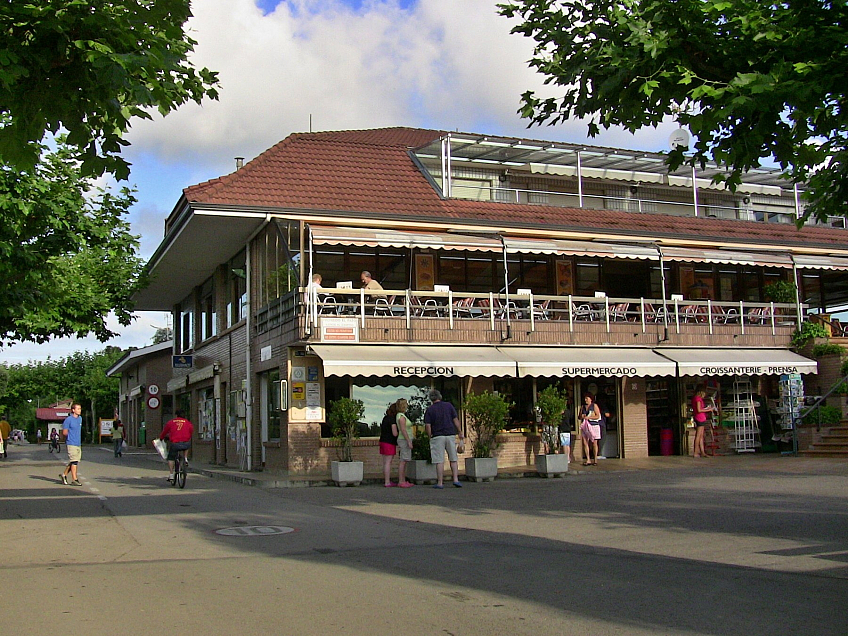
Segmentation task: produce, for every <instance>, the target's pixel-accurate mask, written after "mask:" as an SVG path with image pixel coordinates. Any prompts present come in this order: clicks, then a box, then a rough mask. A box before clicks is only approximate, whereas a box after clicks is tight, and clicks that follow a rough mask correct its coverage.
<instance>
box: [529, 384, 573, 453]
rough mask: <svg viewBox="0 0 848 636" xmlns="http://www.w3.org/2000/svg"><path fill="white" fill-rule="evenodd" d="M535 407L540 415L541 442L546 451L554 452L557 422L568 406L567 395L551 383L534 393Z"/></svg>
mask: <svg viewBox="0 0 848 636" xmlns="http://www.w3.org/2000/svg"><path fill="white" fill-rule="evenodd" d="M536 408H537V409H538V410H539V415H541V416H542V424H543V425H542V430H541V434H542V443H543V444H544V445H545V452H546V453H556V452H557V449H558V448H559V423H560V422H561V421H562V414H563V413H564V412H565V409H566V408H568V396H567V394H566V393H565V392H564V391H560V390H559V389H558V388H557V387H555V386H553V385H551V386H549V387H545V388H544V389H543V390H542V391H540V392H539V393H538V394H537V395H536Z"/></svg>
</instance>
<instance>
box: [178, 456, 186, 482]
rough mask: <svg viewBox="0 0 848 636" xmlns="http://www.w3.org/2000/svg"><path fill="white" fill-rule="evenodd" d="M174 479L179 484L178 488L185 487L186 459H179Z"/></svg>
mask: <svg viewBox="0 0 848 636" xmlns="http://www.w3.org/2000/svg"><path fill="white" fill-rule="evenodd" d="M175 480H176V482H177V485H179V487H180V488H185V482H186V461H185V459H184V458H181V459H180V464H179V467H178V468H177V474H176V475H175Z"/></svg>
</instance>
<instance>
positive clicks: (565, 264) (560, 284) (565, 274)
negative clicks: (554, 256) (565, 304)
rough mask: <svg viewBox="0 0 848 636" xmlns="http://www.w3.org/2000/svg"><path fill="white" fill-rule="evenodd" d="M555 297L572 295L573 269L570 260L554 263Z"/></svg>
mask: <svg viewBox="0 0 848 636" xmlns="http://www.w3.org/2000/svg"><path fill="white" fill-rule="evenodd" d="M556 282H557V296H569V295H571V294H573V293H574V269H573V267H572V263H571V261H570V260H565V259H563V260H558V261H557V262H556Z"/></svg>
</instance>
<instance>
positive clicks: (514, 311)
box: [492, 298, 521, 319]
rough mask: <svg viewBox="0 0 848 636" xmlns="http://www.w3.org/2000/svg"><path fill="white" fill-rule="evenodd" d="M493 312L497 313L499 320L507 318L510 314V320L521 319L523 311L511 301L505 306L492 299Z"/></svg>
mask: <svg viewBox="0 0 848 636" xmlns="http://www.w3.org/2000/svg"><path fill="white" fill-rule="evenodd" d="M492 311H495V312H497V315H498V318H506V317H507V312H509V317H510V318H516V319H517V318H519V315H520V313H521V310H520V309H518V307H517V306H516V304H515V303H514V302H512V301H511V300H510V301H508V302H507V303H506V304H505V305H503V304H501V301H500V300H499V299H497V298H493V299H492Z"/></svg>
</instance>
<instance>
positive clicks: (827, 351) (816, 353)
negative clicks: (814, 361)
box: [813, 342, 845, 377]
mask: <svg viewBox="0 0 848 636" xmlns="http://www.w3.org/2000/svg"><path fill="white" fill-rule="evenodd" d="M844 354H845V347H843V346H841V345H838V344H834V343H832V342H827V343H823V344H817V345H813V357H814V358H821V357H822V356H829V355H838V356H841V355H844ZM843 377H844V376H843Z"/></svg>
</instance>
